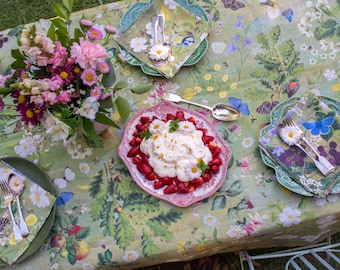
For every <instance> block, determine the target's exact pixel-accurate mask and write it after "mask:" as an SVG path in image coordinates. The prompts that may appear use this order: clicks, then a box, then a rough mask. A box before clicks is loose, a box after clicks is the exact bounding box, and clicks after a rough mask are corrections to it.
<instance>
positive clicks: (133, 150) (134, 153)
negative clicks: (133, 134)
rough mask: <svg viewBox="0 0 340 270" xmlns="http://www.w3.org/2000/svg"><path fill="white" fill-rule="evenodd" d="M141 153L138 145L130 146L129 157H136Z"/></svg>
mask: <svg viewBox="0 0 340 270" xmlns="http://www.w3.org/2000/svg"><path fill="white" fill-rule="evenodd" d="M138 154H139V149H138V148H137V147H132V148H130V150H129V152H128V153H127V156H128V157H135V156H137V155H138Z"/></svg>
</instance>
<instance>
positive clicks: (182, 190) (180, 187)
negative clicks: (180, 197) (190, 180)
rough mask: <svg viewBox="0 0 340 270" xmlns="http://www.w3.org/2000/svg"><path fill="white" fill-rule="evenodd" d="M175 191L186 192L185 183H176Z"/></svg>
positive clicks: (187, 188) (187, 190) (187, 189)
mask: <svg viewBox="0 0 340 270" xmlns="http://www.w3.org/2000/svg"><path fill="white" fill-rule="evenodd" d="M177 192H178V193H188V192H189V187H188V185H186V184H185V183H183V182H181V183H179V184H178V185H177Z"/></svg>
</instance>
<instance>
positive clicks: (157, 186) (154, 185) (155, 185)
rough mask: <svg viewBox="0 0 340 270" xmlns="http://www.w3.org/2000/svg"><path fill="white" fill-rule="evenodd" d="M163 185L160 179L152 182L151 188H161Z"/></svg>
mask: <svg viewBox="0 0 340 270" xmlns="http://www.w3.org/2000/svg"><path fill="white" fill-rule="evenodd" d="M163 186H164V185H163V183H162V182H161V181H154V182H153V188H154V189H159V188H161V187H163Z"/></svg>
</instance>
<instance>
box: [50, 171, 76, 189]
mask: <svg viewBox="0 0 340 270" xmlns="http://www.w3.org/2000/svg"><path fill="white" fill-rule="evenodd" d="M74 178H75V173H74V172H73V171H72V170H71V169H70V168H69V167H66V168H65V171H64V177H59V178H55V179H54V180H53V183H54V184H55V185H57V186H58V188H65V187H66V186H67V183H68V182H69V181H72V180H73V179H74Z"/></svg>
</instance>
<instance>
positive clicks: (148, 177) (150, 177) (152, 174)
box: [145, 172, 157, 181]
mask: <svg viewBox="0 0 340 270" xmlns="http://www.w3.org/2000/svg"><path fill="white" fill-rule="evenodd" d="M145 178H146V179H148V180H150V181H153V180H155V179H156V178H157V174H155V173H154V172H151V173H149V174H147V175H146V176H145Z"/></svg>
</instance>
